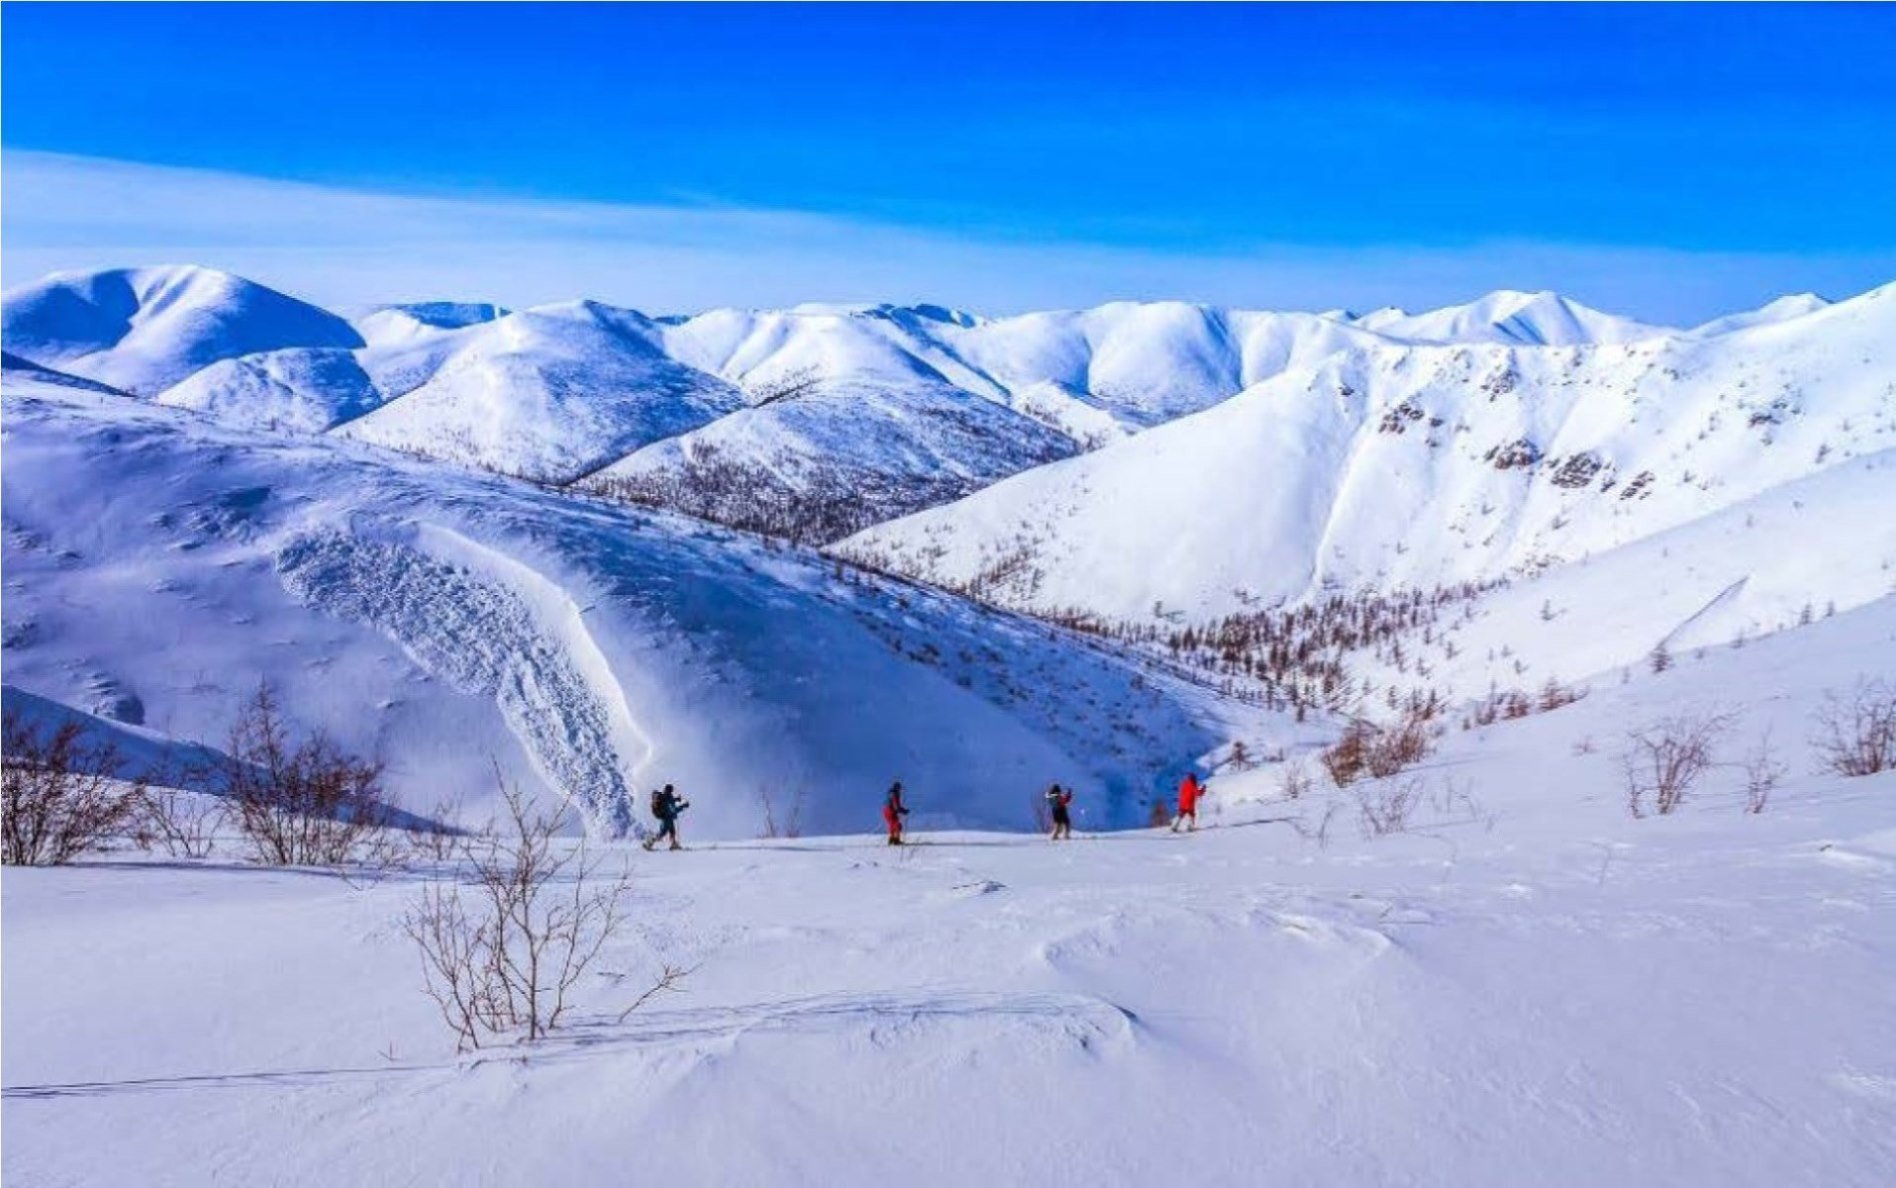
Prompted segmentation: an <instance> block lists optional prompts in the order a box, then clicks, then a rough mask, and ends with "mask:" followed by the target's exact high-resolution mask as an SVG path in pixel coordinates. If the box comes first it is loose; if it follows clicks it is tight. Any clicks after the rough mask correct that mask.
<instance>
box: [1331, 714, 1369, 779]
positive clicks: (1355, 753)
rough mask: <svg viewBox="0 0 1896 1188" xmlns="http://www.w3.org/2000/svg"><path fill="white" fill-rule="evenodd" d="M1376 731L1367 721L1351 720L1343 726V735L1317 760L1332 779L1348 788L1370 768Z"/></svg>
mask: <svg viewBox="0 0 1896 1188" xmlns="http://www.w3.org/2000/svg"><path fill="white" fill-rule="evenodd" d="M1374 731H1375V727H1373V726H1371V725H1370V724H1369V723H1367V722H1351V723H1350V724H1349V725H1348V726H1346V727H1344V728H1343V736H1342V737H1341V738H1339V739H1337V740H1336V742H1335V744H1334V745H1332V746H1330V747H1327V748H1325V749H1324V750H1323V751H1322V752H1321V753H1319V754H1318V756H1317V761H1318V762H1319V763H1321V764H1323V770H1325V771H1327V772H1329V773H1330V780H1331V782H1332V783H1334V784H1335V785H1336V786H1337V787H1339V788H1346V787H1348V786H1349V785H1351V784H1353V783H1355V782H1356V781H1357V780H1358V779H1359V778H1361V776H1362V774H1363V772H1364V771H1365V770H1366V769H1367V768H1368V766H1369V760H1368V751H1369V746H1370V741H1371V739H1372V738H1373V736H1374Z"/></svg>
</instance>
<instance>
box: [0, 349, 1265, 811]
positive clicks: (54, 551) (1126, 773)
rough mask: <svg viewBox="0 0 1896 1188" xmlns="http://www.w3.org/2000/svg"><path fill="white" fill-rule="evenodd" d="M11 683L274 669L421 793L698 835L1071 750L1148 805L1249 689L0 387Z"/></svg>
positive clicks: (960, 795) (723, 548) (569, 511)
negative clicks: (790, 807) (686, 805)
mask: <svg viewBox="0 0 1896 1188" xmlns="http://www.w3.org/2000/svg"><path fill="white" fill-rule="evenodd" d="M6 427H7V443H6V469H5V474H4V479H5V514H6V530H7V531H6V553H5V559H6V575H7V582H8V589H7V595H6V600H5V604H4V612H5V638H6V645H5V660H6V670H7V679H8V681H9V682H10V683H13V684H17V685H19V686H20V687H22V688H24V689H27V690H29V691H32V692H34V693H38V694H42V695H45V696H48V697H52V698H55V699H57V700H60V701H64V702H67V703H69V704H74V705H81V706H83V705H85V704H86V703H87V698H88V697H90V696H92V694H90V693H88V690H91V689H95V688H105V687H109V688H112V689H118V690H122V691H124V692H126V693H128V694H130V695H132V696H135V697H136V698H137V699H138V700H139V701H140V703H141V705H142V707H143V708H142V713H143V718H144V721H145V722H146V723H147V724H148V725H150V726H152V727H154V728H155V729H158V730H161V731H163V732H165V733H167V734H170V735H173V736H176V737H180V738H187V739H190V738H195V739H205V740H216V739H218V738H220V737H221V736H222V734H223V732H224V730H225V728H226V726H227V724H228V722H229V720H230V717H231V714H232V713H233V711H234V710H235V708H236V706H237V705H238V704H239V703H240V702H241V701H242V699H243V698H245V697H246V696H248V695H249V694H250V693H251V692H253V691H254V688H255V683H256V682H257V681H258V680H259V679H268V680H270V681H272V682H273V683H275V684H277V685H278V686H280V689H281V692H282V695H283V700H284V704H285V706H286V709H287V712H288V713H289V715H290V716H291V717H292V718H293V719H294V720H297V721H299V722H301V723H303V724H304V725H306V726H309V727H314V726H323V727H325V728H328V729H329V730H331V731H332V732H333V733H335V734H336V735H337V736H339V737H340V738H342V739H343V740H345V741H346V742H348V743H349V744H350V745H353V746H356V747H359V748H362V749H365V750H366V749H371V748H373V749H379V750H380V752H381V753H382V754H384V755H385V756H386V757H387V758H388V759H389V761H390V762H391V764H392V765H393V779H394V782H395V783H396V785H397V786H398V787H399V788H400V789H401V790H402V792H403V795H404V797H405V799H406V801H407V802H408V804H409V806H410V807H412V808H415V809H417V810H418V811H424V812H425V811H428V810H429V809H430V808H431V807H432V805H433V803H434V801H435V800H436V799H438V798H443V797H449V796H457V795H461V796H467V797H469V798H471V799H472V800H474V801H475V802H477V803H478V802H480V801H482V800H484V798H485V797H486V796H487V795H488V794H489V793H490V790H491V783H492V781H491V776H490V775H488V774H485V772H484V769H485V768H486V767H487V766H488V763H489V757H490V756H492V757H493V758H494V759H497V760H499V761H500V762H501V763H502V764H503V766H504V767H505V768H506V769H507V770H508V771H509V772H510V773H512V774H513V775H515V776H516V777H518V778H523V779H526V780H529V781H530V782H532V783H533V784H535V785H536V786H539V787H543V788H550V789H553V790H556V791H558V792H559V793H561V794H564V795H567V796H570V797H572V798H573V799H574V800H575V801H576V802H577V803H578V804H580V805H581V806H582V807H583V809H584V810H585V813H586V815H587V816H588V818H589V819H590V820H591V821H592V822H593V823H594V825H595V826H596V827H597V828H599V829H601V830H604V831H607V832H611V831H616V830H619V829H622V828H623V827H625V826H626V825H627V824H628V823H629V822H630V820H631V818H632V817H633V815H635V810H642V808H643V799H642V797H643V794H644V792H645V790H646V789H647V787H648V786H649V785H651V784H654V783H656V782H661V781H673V782H676V783H678V784H679V785H680V787H681V788H683V789H685V790H686V792H687V794H688V795H690V796H692V797H693V798H694V800H695V801H696V803H697V805H698V807H697V808H696V809H694V811H693V817H692V821H691V824H692V826H693V828H694V829H695V830H696V831H698V832H699V833H701V834H702V833H706V832H708V833H712V834H727V835H728V834H731V833H737V834H748V833H749V832H751V831H753V830H754V829H755V828H756V825H757V822H758V820H759V819H760V816H761V804H760V793H761V792H762V791H763V790H764V789H770V790H772V791H773V792H774V793H775V794H776V795H777V796H778V797H779V802H780V803H782V801H783V800H784V799H786V798H790V797H794V796H802V797H803V798H804V799H805V800H806V802H807V803H806V807H805V813H804V821H805V823H806V824H807V825H809V826H811V827H813V828H837V827H841V826H845V825H847V824H849V823H851V822H857V821H861V820H863V819H864V817H865V815H866V814H873V812H874V806H875V804H876V801H877V798H878V797H879V796H880V794H881V792H882V790H883V789H884V788H885V787H886V786H887V783H888V781H889V780H890V779H892V778H902V779H904V780H906V781H908V783H909V785H910V787H911V788H912V789H913V795H914V801H915V804H916V805H917V808H918V811H919V812H920V813H921V814H923V817H924V819H933V820H937V821H941V822H962V823H967V824H979V823H987V824H1013V823H1019V822H1020V821H1022V820H1025V819H1027V816H1028V813H1029V810H1030V808H1031V805H1032V803H1033V801H1032V794H1033V792H1034V791H1035V790H1036V789H1037V788H1038V787H1040V786H1042V785H1043V784H1044V782H1045V781H1046V780H1048V779H1053V778H1059V777H1061V776H1065V777H1066V778H1069V779H1073V780H1076V781H1079V782H1081V783H1083V784H1084V785H1086V786H1088V787H1089V788H1092V789H1095V790H1096V793H1095V794H1096V795H1098V796H1099V797H1100V800H1101V803H1102V804H1103V805H1110V806H1111V808H1110V809H1109V810H1106V811H1108V812H1109V813H1110V814H1111V815H1112V816H1113V817H1114V819H1120V820H1127V821H1130V820H1135V819H1140V817H1141V814H1142V813H1143V811H1144V802H1145V800H1146V798H1147V797H1148V795H1149V793H1150V792H1151V790H1152V788H1153V787H1154V786H1155V783H1156V782H1157V781H1160V780H1163V779H1164V778H1166V774H1165V773H1167V772H1168V771H1169V770H1171V769H1173V768H1174V767H1176V766H1177V765H1178V764H1180V763H1184V762H1189V761H1191V760H1192V759H1193V758H1194V757H1196V756H1199V755H1202V754H1204V753H1205V752H1207V751H1209V750H1210V749H1212V748H1213V747H1215V746H1217V745H1219V744H1220V743H1222V742H1223V741H1225V740H1226V739H1228V738H1229V737H1230V736H1231V735H1230V731H1231V730H1232V729H1234V727H1233V726H1232V721H1233V720H1234V719H1233V718H1232V715H1233V714H1234V713H1237V712H1238V711H1236V710H1234V709H1232V708H1229V707H1220V706H1219V705H1217V704H1216V703H1215V699H1213V698H1211V697H1210V696H1209V695H1208V694H1204V693H1201V692H1199V691H1197V690H1195V689H1192V688H1189V687H1185V686H1181V685H1175V684H1173V683H1171V682H1169V681H1167V680H1164V679H1160V678H1158V677H1156V676H1153V675H1152V674H1149V673H1147V672H1145V671H1144V670H1143V669H1141V668H1140V667H1139V666H1138V665H1136V664H1135V663H1133V662H1132V661H1129V660H1122V659H1119V658H1118V657H1117V655H1116V654H1115V653H1112V652H1108V651H1104V650H1101V649H1099V648H1097V647H1095V646H1093V645H1091V644H1088V643H1085V642H1083V641H1079V640H1077V639H1075V638H1073V637H1069V636H1067V635H1064V634H1062V633H1059V632H1056V631H1054V630H1052V629H1050V628H1047V627H1044V626H1042V625H1039V624H1035V623H1031V622H1027V621H1023V620H1018V619H1014V618H1011V617H1007V616H1003V615H998V614H995V613H992V612H987V611H983V610H980V609H978V608H975V607H972V606H969V605H967V604H964V603H960V602H957V601H956V600H953V599H950V598H947V597H944V596H942V595H939V594H935V593H931V592H927V591H922V590H916V589H912V588H908V587H904V586H899V585H889V584H873V585H865V584H861V583H859V582H852V581H846V580H839V579H838V576H837V574H835V573H834V572H833V568H834V567H833V566H831V565H829V564H827V563H825V562H822V561H821V560H820V559H817V558H815V557H811V556H809V555H805V554H796V553H788V552H775V551H771V550H769V549H766V548H764V547H762V546H761V545H759V544H757V543H756V542H754V541H752V540H750V539H748V538H743V537H739V536H736V535H735V534H732V533H729V532H725V531H722V530H715V529H711V528H708V527H705V526H703V525H699V524H695V523H692V522H689V521H684V520H679V519H674V518H671V517H667V516H663V515H657V514H635V513H631V512H627V511H624V510H620V509H616V508H613V507H610V506H605V505H601V504H598V503H596V502H589V501H583V500H576V499H573V498H570V497H565V496H560V495H557V494H551V493H545V492H541V491H537V490H535V489H533V488H531V487H528V486H525V485H523V484H517V483H512V482H508V481H505V480H501V479H497V478H487V477H480V476H475V475H470V474H466V473H464V472H460V471H457V470H454V469H452V468H445V467H441V466H438V465H430V464H426V463H421V462H410V461H403V460H399V459H391V458H390V457H389V456H388V455H386V454H381V453H377V452H374V451H368V450H364V449H362V448H360V447H353V446H351V445H349V444H348V443H342V442H335V441H332V440H325V439H321V438H307V437H304V438H273V437H270V436H264V435H258V434H253V433H246V432H242V431H238V430H233V429H228V428H220V427H214V426H212V425H211V424H209V423H207V422H205V421H203V420H202V419H199V418H195V417H192V416H189V415H187V414H183V413H180V412H177V411H174V410H169V409H154V408H149V407H146V406H140V405H133V404H129V403H127V402H125V401H123V400H114V399H111V398H107V397H92V396H89V395H87V394H83V393H74V392H71V391H69V390H66V389H61V388H54V387H50V386H45V385H33V384H31V383H15V382H12V381H9V389H8V395H7V409H6Z"/></svg>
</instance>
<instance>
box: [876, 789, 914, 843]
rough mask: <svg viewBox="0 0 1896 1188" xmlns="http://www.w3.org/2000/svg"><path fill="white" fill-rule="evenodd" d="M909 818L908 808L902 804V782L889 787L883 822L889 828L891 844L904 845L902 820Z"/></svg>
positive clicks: (883, 807)
mask: <svg viewBox="0 0 1896 1188" xmlns="http://www.w3.org/2000/svg"><path fill="white" fill-rule="evenodd" d="M906 816H908V806H906V805H904V804H903V803H902V781H901V780H897V781H895V783H893V784H891V785H889V795H888V796H887V797H886V798H885V799H884V800H883V802H882V820H883V822H884V823H885V824H886V825H888V827H889V844H890V845H892V846H899V845H901V844H902V818H903V817H906Z"/></svg>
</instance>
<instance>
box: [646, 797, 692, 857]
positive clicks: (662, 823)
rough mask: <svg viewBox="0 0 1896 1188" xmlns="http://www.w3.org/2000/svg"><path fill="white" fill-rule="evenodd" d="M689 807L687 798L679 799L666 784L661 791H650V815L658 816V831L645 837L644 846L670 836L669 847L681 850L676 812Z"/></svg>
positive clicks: (647, 847) (649, 845)
mask: <svg viewBox="0 0 1896 1188" xmlns="http://www.w3.org/2000/svg"><path fill="white" fill-rule="evenodd" d="M690 807H691V802H690V801H689V800H680V799H679V798H678V793H677V792H675V791H673V790H672V786H671V785H670V784H666V785H665V787H664V789H663V790H662V791H658V792H654V793H652V815H653V816H654V817H657V818H658V832H657V833H654V834H653V835H652V836H650V837H648V838H646V839H645V848H646V849H648V850H649V849H651V848H652V847H653V846H656V845H657V844H658V843H659V840H660V839H661V838H667V837H669V838H671V848H672V849H674V850H682V849H684V848H685V847H683V846H681V845H679V844H678V814H680V813H682V812H684V811H685V810H686V809H688V808H690Z"/></svg>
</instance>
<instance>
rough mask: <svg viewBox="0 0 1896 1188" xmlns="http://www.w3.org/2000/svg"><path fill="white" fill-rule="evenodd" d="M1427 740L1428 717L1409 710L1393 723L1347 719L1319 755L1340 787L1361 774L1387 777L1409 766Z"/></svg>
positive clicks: (1424, 749) (1423, 750) (1417, 759)
mask: <svg viewBox="0 0 1896 1188" xmlns="http://www.w3.org/2000/svg"><path fill="white" fill-rule="evenodd" d="M1431 742H1432V740H1431V738H1430V735H1429V723H1428V719H1427V718H1425V717H1424V716H1423V715H1421V714H1419V713H1416V712H1413V711H1412V712H1409V713H1405V714H1404V715H1403V716H1402V718H1401V719H1400V720H1398V721H1397V722H1396V724H1395V725H1393V726H1376V725H1373V724H1371V723H1368V722H1363V721H1355V722H1352V723H1350V724H1349V726H1347V727H1345V728H1344V731H1343V736H1342V737H1341V738H1339V739H1337V741H1336V744H1335V745H1334V746H1332V747H1330V748H1329V749H1328V750H1326V751H1324V752H1323V753H1322V755H1321V756H1320V757H1319V758H1320V761H1321V762H1322V764H1323V766H1324V770H1326V771H1328V772H1329V773H1330V778H1331V779H1332V780H1334V781H1336V786H1337V787H1339V788H1343V787H1347V786H1349V785H1350V784H1352V783H1355V782H1356V781H1357V780H1359V779H1362V778H1364V777H1365V776H1367V777H1369V778H1372V779H1387V778H1388V777H1390V776H1392V775H1395V774H1397V773H1398V772H1401V771H1403V770H1404V769H1406V768H1409V767H1413V766H1414V765H1415V764H1417V763H1419V762H1421V761H1422V760H1423V759H1425V758H1427V757H1428V754H1429V751H1430V749H1431Z"/></svg>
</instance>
